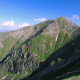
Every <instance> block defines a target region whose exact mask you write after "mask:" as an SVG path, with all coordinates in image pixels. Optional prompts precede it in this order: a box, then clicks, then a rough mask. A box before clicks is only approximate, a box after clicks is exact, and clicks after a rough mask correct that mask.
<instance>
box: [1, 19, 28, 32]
mask: <svg viewBox="0 0 80 80" xmlns="http://www.w3.org/2000/svg"><path fill="white" fill-rule="evenodd" d="M24 26H29V24H28V23H22V24H20V25H15V23H14V21H13V20H11V21H6V22H3V23H1V24H0V32H1V30H16V29H20V28H22V27H24Z"/></svg>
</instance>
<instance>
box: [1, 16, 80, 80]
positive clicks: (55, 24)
mask: <svg viewBox="0 0 80 80" xmlns="http://www.w3.org/2000/svg"><path fill="white" fill-rule="evenodd" d="M79 66H80V27H78V26H77V25H76V24H74V23H73V22H71V21H69V20H68V19H67V18H65V17H59V18H57V19H55V20H46V21H44V22H41V23H39V24H36V25H33V26H27V27H23V28H21V29H19V30H14V31H8V32H2V33H0V80H67V79H68V80H79V79H80V67H79Z"/></svg>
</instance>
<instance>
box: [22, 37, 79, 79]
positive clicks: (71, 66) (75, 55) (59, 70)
mask: <svg viewBox="0 0 80 80" xmlns="http://www.w3.org/2000/svg"><path fill="white" fill-rule="evenodd" d="M78 44H80V36H79V37H77V38H76V39H75V40H73V41H71V42H69V43H67V44H66V45H64V46H63V47H62V48H60V49H59V50H57V51H56V52H55V53H53V54H51V55H50V56H49V57H48V58H47V59H46V60H45V61H44V62H41V63H40V64H39V68H37V69H36V70H34V71H33V73H32V74H31V75H30V76H28V77H27V78H25V79H23V80H35V79H36V80H50V79H51V78H53V80H54V79H55V78H56V77H57V76H61V75H63V74H65V73H68V72H69V71H74V70H79V66H80V51H77V50H80V45H78ZM63 50H65V51H64V52H62V51H63ZM57 53H58V54H59V55H58V54H57ZM61 55H63V56H64V57H62V56H61ZM54 56H55V57H54ZM58 58H62V59H63V60H62V61H60V62H57V63H56V64H54V65H53V66H49V64H50V62H51V61H53V60H55V62H56V60H58ZM71 60H72V61H71ZM61 66H62V67H61ZM50 71H51V72H50ZM44 72H45V73H44ZM41 74H42V75H41ZM49 74H50V75H49ZM40 75H41V76H40ZM67 77H68V76H67Z"/></svg>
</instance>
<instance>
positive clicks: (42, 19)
mask: <svg viewBox="0 0 80 80" xmlns="http://www.w3.org/2000/svg"><path fill="white" fill-rule="evenodd" d="M46 20H47V19H46V18H40V19H34V21H46Z"/></svg>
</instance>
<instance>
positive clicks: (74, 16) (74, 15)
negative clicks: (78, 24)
mask: <svg viewBox="0 0 80 80" xmlns="http://www.w3.org/2000/svg"><path fill="white" fill-rule="evenodd" d="M69 19H72V20H74V19H76V20H78V19H79V16H78V15H76V14H73V17H72V18H69Z"/></svg>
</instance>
